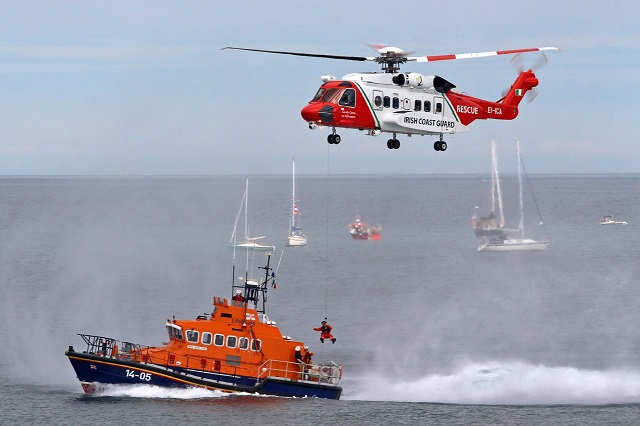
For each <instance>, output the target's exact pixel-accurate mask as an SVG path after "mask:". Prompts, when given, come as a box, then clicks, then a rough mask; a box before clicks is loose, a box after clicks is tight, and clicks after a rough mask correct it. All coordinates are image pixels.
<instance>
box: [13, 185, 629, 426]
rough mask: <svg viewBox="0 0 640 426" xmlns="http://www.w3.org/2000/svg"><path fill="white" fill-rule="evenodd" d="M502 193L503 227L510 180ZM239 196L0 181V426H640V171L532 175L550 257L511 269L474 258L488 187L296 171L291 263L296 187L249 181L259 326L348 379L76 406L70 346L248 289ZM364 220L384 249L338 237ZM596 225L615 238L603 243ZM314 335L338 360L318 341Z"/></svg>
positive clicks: (114, 393)
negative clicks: (239, 284) (312, 387)
mask: <svg viewBox="0 0 640 426" xmlns="http://www.w3.org/2000/svg"><path fill="white" fill-rule="evenodd" d="M502 178H503V198H504V199H505V214H506V221H507V227H517V225H518V222H519V209H518V205H519V204H518V200H517V194H518V192H517V179H516V177H515V176H502ZM244 180H245V176H237V177H236V176H232V177H182V178H173V177H158V178H151V177H150V178H106V177H104V178H95V177H73V178H60V177H5V178H2V179H0V292H1V293H0V312H2V327H0V330H1V331H0V342H2V343H1V345H0V380H1V383H2V385H0V405H1V407H2V410H1V415H0V424H47V425H57V424H60V425H63V424H100V423H105V424H127V425H131V424H148V423H150V422H153V423H155V424H168V423H176V424H186V423H198V424H202V423H205V422H209V423H211V422H215V423H223V422H225V423H231V424H248V423H254V424H258V423H259V424H264V425H269V424H291V423H301V424H311V423H314V424H361V423H362V422H367V423H368V424H416V423H417V424H465V425H469V424H487V423H492V424H536V425H538V424H581V425H583V424H598V425H599V424H625V423H626V424H633V423H635V422H636V421H637V418H638V415H639V414H640V331H639V330H638V324H640V287H639V286H638V281H639V278H640V271H639V266H638V258H640V256H639V254H640V253H639V252H640V248H639V247H640V246H639V244H638V241H640V212H639V210H640V199H639V198H640V195H639V191H638V189H639V188H640V176H637V175H602V176H591V175H586V176H562V175H560V176H540V175H535V176H530V181H531V187H527V186H526V185H525V193H526V194H527V196H526V198H525V200H524V204H525V209H524V216H525V223H524V228H525V234H526V236H527V237H531V238H536V239H546V238H548V239H549V240H550V241H551V243H550V244H549V246H548V248H547V249H546V250H545V251H542V252H519V253H504V252H501V253H487V252H478V251H477V250H476V248H477V246H478V245H479V244H480V240H479V239H478V238H476V237H475V236H474V234H473V230H472V228H471V215H472V213H474V211H475V212H476V213H477V214H478V215H486V214H487V213H488V212H489V210H490V205H489V182H488V180H487V177H485V176H429V175H415V176H305V175H299V176H298V182H297V189H298V198H299V200H298V203H297V207H298V208H299V210H300V212H301V213H302V217H301V219H302V220H301V224H302V227H303V230H304V232H305V233H306V234H307V236H308V240H309V243H308V245H307V246H305V247H296V248H284V244H283V243H284V239H285V237H286V235H287V232H288V223H289V210H290V203H291V200H290V198H289V197H290V177H289V176H284V175H283V176H251V177H250V183H249V185H250V190H249V194H250V195H249V215H248V222H249V233H250V234H251V235H266V238H265V241H269V242H271V243H272V244H275V245H276V247H277V249H276V252H275V253H274V255H273V257H272V259H271V265H272V266H273V267H274V268H276V269H277V271H276V276H277V279H276V282H277V286H276V288H275V289H270V290H269V293H268V304H267V314H268V316H269V318H270V319H272V320H275V321H276V322H277V324H278V326H279V327H280V330H281V331H282V333H283V334H285V335H289V336H292V337H293V338H294V339H299V340H303V341H305V343H306V344H308V345H309V346H310V347H311V350H313V351H314V352H315V357H314V359H315V361H317V362H319V361H329V360H333V361H335V362H338V363H341V364H343V369H344V377H343V381H342V382H341V384H342V386H343V388H344V392H343V396H342V399H341V400H340V401H327V400H318V399H314V398H309V399H290V398H277V397H265V396H257V395H227V394H221V393H217V392H209V391H203V390H197V389H190V390H173V389H162V388H151V387H145V386H121V387H112V388H108V389H107V391H105V392H104V393H101V394H99V395H95V396H86V395H84V394H83V392H82V389H81V387H80V385H79V383H78V381H77V379H76V378H75V374H74V372H73V369H72V368H71V366H70V364H69V362H68V360H67V359H66V357H65V356H64V351H65V350H66V349H67V348H68V346H69V345H74V346H75V347H76V349H78V350H81V349H82V347H83V346H82V344H83V342H82V340H81V339H80V337H78V336H77V333H87V334H99V335H107V336H111V337H114V338H117V339H119V340H122V339H124V340H129V341H134V342H137V343H141V344H146V345H154V344H159V343H161V342H162V341H166V334H165V333H166V332H165V330H164V323H165V321H166V320H167V318H171V317H172V316H173V315H175V316H176V318H195V317H196V316H197V315H200V314H203V313H205V312H210V311H211V300H212V297H213V296H214V295H221V296H227V297H229V296H230V295H231V282H232V280H237V279H238V277H240V276H244V275H245V271H246V270H249V273H250V275H254V276H257V275H258V269H257V267H258V266H263V265H264V262H265V257H264V254H260V253H256V254H254V255H251V256H246V255H244V254H241V253H236V255H235V259H234V254H233V252H232V251H230V250H229V249H228V247H227V246H228V243H229V239H230V237H231V234H232V232H233V226H234V221H235V217H236V214H237V212H238V208H239V207H240V202H241V200H242V196H243V192H244ZM531 189H533V192H532V191H531ZM531 193H533V194H535V199H534V198H533V197H531ZM476 207H477V208H476ZM538 210H539V212H540V214H541V217H542V221H543V223H542V224H541V223H540V217H539V215H538ZM356 214H360V215H361V216H362V218H363V220H365V221H367V222H368V223H369V224H370V225H381V226H382V237H381V239H380V240H378V241H361V240H353V239H351V237H350V235H349V232H348V228H347V225H348V224H349V223H350V222H351V221H352V220H353V219H354V217H355V215H356ZM605 214H611V215H613V216H614V219H618V220H625V221H627V222H628V223H629V224H628V225H626V226H624V225H617V226H602V225H600V224H599V220H600V218H601V216H603V215H605ZM241 222H242V220H241ZM234 265H235V270H234V269H233V266H234ZM325 317H326V318H327V319H328V321H329V323H330V324H331V325H332V326H333V327H334V335H335V336H336V337H337V341H336V343H335V344H330V343H324V344H322V343H320V340H319V334H318V333H317V332H315V331H313V328H314V327H317V326H319V324H320V321H321V320H323V319H324V318H325Z"/></svg>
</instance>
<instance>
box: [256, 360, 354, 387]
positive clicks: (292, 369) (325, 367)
mask: <svg viewBox="0 0 640 426" xmlns="http://www.w3.org/2000/svg"><path fill="white" fill-rule="evenodd" d="M291 373H294V376H297V377H298V380H306V381H310V382H317V383H324V384H329V385H337V384H338V383H339V382H340V379H341V378H342V366H341V365H338V364H336V363H335V362H333V361H331V362H329V363H324V364H302V366H301V364H299V363H297V362H290V361H276V360H268V361H265V362H264V363H263V364H262V365H261V366H260V368H259V369H258V377H257V379H258V382H261V381H263V380H265V379H268V378H270V377H274V378H282V377H289V376H290V375H291Z"/></svg>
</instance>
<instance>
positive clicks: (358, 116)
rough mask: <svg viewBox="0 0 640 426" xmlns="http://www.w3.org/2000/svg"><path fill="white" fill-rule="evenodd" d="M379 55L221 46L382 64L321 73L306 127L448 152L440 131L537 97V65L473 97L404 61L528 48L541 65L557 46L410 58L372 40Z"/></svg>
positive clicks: (506, 116)
mask: <svg viewBox="0 0 640 426" xmlns="http://www.w3.org/2000/svg"><path fill="white" fill-rule="evenodd" d="M369 46H370V47H372V48H373V49H374V50H376V51H377V52H378V54H379V56H375V57H364V56H343V55H327V54H315V53H302V52H288V51H278V50H262V49H250V48H243V47H224V48H222V50H224V49H232V50H244V51H250V52H263V53H275V54H280V55H293V56H305V57H315V58H328V59H340V60H348V61H360V62H363V61H373V62H376V63H378V64H380V65H381V66H382V72H360V73H352V74H347V75H345V76H344V77H342V79H336V78H335V77H334V76H331V75H325V76H322V77H321V78H320V79H321V80H322V82H323V84H322V85H321V86H320V88H319V89H318V91H317V92H316V94H315V96H314V97H313V99H311V101H310V102H309V104H307V105H306V106H305V107H304V108H302V111H301V115H302V118H303V119H304V120H305V121H306V122H307V123H308V125H309V128H310V129H312V130H313V129H319V128H322V127H325V126H326V127H330V128H331V133H330V134H329V135H328V136H327V141H328V142H329V143H330V144H339V143H340V142H341V140H342V138H341V136H340V135H339V134H338V133H337V130H336V129H338V128H346V129H358V130H360V131H366V132H367V135H370V136H378V135H380V134H381V133H390V134H391V135H392V137H391V138H390V139H389V140H388V141H387V148H389V149H398V148H400V141H399V140H398V135H399V134H402V135H407V136H408V137H411V136H412V135H422V136H424V135H429V136H438V140H437V141H436V142H435V143H434V144H433V149H435V150H436V151H446V149H447V143H446V142H445V141H444V134H455V133H459V132H465V131H468V130H469V129H468V126H469V124H471V123H472V122H473V121H475V120H479V119H480V120H487V119H492V120H513V119H514V118H516V117H517V116H518V105H519V104H520V102H521V101H522V99H523V98H524V95H525V94H527V93H529V95H527V96H531V97H530V100H529V101H531V100H533V99H534V98H535V96H536V95H537V92H535V91H534V88H535V87H536V86H538V78H537V77H536V75H535V74H534V72H533V69H534V68H535V67H533V66H532V67H531V68H530V69H525V68H524V67H522V66H520V69H519V70H518V77H517V78H516V80H515V81H514V83H513V84H512V85H511V87H510V88H509V90H507V91H506V92H505V93H503V95H502V97H501V98H500V99H498V100H497V101H488V100H484V99H479V98H475V97H472V96H469V95H467V94H463V93H459V92H457V91H454V90H453V89H455V87H456V86H455V85H454V84H453V83H451V82H449V81H447V80H445V79H444V78H442V77H440V76H437V75H422V74H419V73H415V72H407V73H401V72H400V65H402V64H404V63H406V62H418V63H420V62H435V61H446V60H455V59H470V58H484V57H488V56H498V55H516V56H514V60H512V62H515V61H518V60H521V55H522V54H523V53H526V52H538V51H539V52H542V53H541V55H542V56H541V58H542V60H543V61H544V63H546V62H547V58H546V56H545V55H544V52H543V51H546V50H560V49H558V48H557V47H533V48H527V49H513V50H498V51H494V52H479V53H463V54H449V55H437V56H417V57H412V56H409V55H411V54H413V53H414V52H405V51H404V50H402V49H400V48H397V47H392V46H387V45H383V44H370V45H369ZM541 63H542V62H540V64H541Z"/></svg>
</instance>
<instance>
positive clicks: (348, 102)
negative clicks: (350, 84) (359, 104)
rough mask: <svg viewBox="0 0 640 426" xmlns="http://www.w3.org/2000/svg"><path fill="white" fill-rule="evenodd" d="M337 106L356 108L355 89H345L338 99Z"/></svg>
mask: <svg viewBox="0 0 640 426" xmlns="http://www.w3.org/2000/svg"><path fill="white" fill-rule="evenodd" d="M338 105H341V106H347V107H354V106H356V91H355V89H345V91H344V93H343V94H342V96H341V97H340V101H339V102H338Z"/></svg>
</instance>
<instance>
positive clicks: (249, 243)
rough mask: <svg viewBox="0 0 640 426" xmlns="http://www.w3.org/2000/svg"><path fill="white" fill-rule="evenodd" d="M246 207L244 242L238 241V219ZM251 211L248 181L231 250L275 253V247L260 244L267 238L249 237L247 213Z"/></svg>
mask: <svg viewBox="0 0 640 426" xmlns="http://www.w3.org/2000/svg"><path fill="white" fill-rule="evenodd" d="M243 206H244V241H240V242H239V241H238V240H237V237H238V233H237V228H238V219H239V218H240V213H241V212H242V207H243ZM248 210H249V179H247V182H246V185H245V190H244V196H243V197H242V203H240V208H239V209H238V214H237V215H236V223H235V225H234V226H233V233H232V234H231V239H230V240H229V248H231V249H234V250H247V251H274V250H275V249H276V247H275V246H272V245H270V244H265V243H262V242H260V241H259V240H261V239H263V238H265V236H264V235H263V236H260V237H249V224H248V220H247V213H248Z"/></svg>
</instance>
